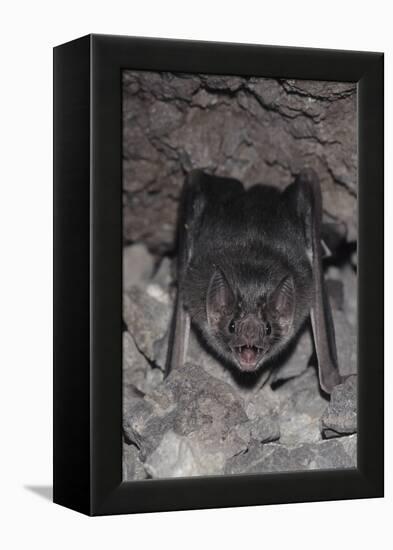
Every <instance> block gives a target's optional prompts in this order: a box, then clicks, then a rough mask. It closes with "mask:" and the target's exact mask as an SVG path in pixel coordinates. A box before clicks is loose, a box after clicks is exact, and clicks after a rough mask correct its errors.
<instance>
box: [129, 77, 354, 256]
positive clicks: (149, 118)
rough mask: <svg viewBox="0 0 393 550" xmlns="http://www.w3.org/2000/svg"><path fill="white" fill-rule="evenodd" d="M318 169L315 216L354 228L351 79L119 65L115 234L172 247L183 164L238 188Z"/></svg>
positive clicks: (157, 247) (350, 231) (154, 248)
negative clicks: (119, 201) (119, 212)
mask: <svg viewBox="0 0 393 550" xmlns="http://www.w3.org/2000/svg"><path fill="white" fill-rule="evenodd" d="M306 165H307V166H310V167H312V168H314V170H315V171H316V172H317V174H318V175H319V178H320V181H321V185H322V191H323V200H324V218H325V221H327V222H333V223H335V222H340V223H341V225H342V226H343V227H344V232H345V238H346V240H347V241H348V242H354V241H356V235H357V215H356V207H357V206H356V202H357V201H356V198H357V139H356V86H355V85H354V84H350V83H337V82H322V81H301V80H284V79H283V80H281V79H268V78H259V77H258V78H257V77H250V78H246V77H241V78H240V77H237V76H236V77H235V76H215V75H201V74H192V75H191V74H180V73H178V74H173V73H165V72H145V71H129V70H127V71H124V72H123V207H124V210H123V232H124V241H125V244H130V243H138V242H143V243H144V244H145V245H147V247H148V248H149V249H150V251H151V252H153V253H155V254H157V253H158V254H164V253H167V252H170V251H171V250H172V249H173V242H174V229H175V224H176V216H177V207H178V198H179V194H180V190H181V186H182V184H183V181H184V177H185V175H186V174H187V173H188V172H189V171H190V170H191V169H193V168H202V169H205V170H206V171H208V172H210V173H212V174H217V175H222V176H230V177H235V178H238V179H240V180H241V181H242V182H243V183H244V184H245V185H246V186H250V185H253V184H255V183H268V184H270V185H275V186H278V187H280V188H282V187H285V186H286V185H287V184H289V183H290V182H291V181H292V180H293V178H294V175H295V174H296V173H298V172H299V170H300V169H301V168H302V167H304V166H306Z"/></svg>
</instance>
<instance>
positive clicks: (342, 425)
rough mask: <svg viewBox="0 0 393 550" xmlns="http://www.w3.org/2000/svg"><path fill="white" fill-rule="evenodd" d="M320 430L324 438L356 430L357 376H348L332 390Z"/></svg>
mask: <svg viewBox="0 0 393 550" xmlns="http://www.w3.org/2000/svg"><path fill="white" fill-rule="evenodd" d="M322 431H323V434H324V436H325V437H326V438H329V437H337V436H339V435H347V434H352V433H355V432H356V431H357V376H350V377H349V378H347V379H346V380H345V382H344V383H343V384H340V385H339V386H336V387H335V388H334V390H333V391H332V394H331V397H330V403H329V406H328V407H327V409H326V411H325V413H324V415H323V417H322Z"/></svg>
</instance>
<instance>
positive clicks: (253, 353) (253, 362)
mask: <svg viewBox="0 0 393 550" xmlns="http://www.w3.org/2000/svg"><path fill="white" fill-rule="evenodd" d="M234 350H235V353H236V355H237V358H238V361H239V363H240V367H241V369H242V370H254V369H255V367H256V366H257V364H258V361H259V360H260V359H261V357H262V355H263V349H262V348H258V347H257V346H236V347H235V348H234Z"/></svg>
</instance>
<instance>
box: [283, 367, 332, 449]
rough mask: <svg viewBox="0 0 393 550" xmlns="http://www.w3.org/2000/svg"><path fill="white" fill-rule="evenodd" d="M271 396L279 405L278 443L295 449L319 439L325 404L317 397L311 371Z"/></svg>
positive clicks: (313, 374)
mask: <svg viewBox="0 0 393 550" xmlns="http://www.w3.org/2000/svg"><path fill="white" fill-rule="evenodd" d="M274 393H275V396H276V398H277V399H278V400H279V403H280V405H279V412H278V421H279V424H280V443H283V444H285V445H296V444H298V443H299V442H317V441H319V440H321V439H322V436H321V430H320V419H321V416H322V414H323V413H324V411H325V409H326V404H327V400H326V399H325V398H324V397H322V395H321V392H320V389H319V381H318V376H317V373H316V371H315V369H314V368H312V367H310V368H308V369H307V371H306V372H305V373H303V374H302V375H301V376H298V377H296V378H293V379H292V380H289V381H287V382H286V383H285V384H283V385H282V386H280V387H279V388H278V389H277V390H276V391H275V392H274Z"/></svg>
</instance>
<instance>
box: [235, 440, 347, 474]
mask: <svg viewBox="0 0 393 550" xmlns="http://www.w3.org/2000/svg"><path fill="white" fill-rule="evenodd" d="M355 467H356V435H352V436H349V437H347V438H341V439H330V440H326V441H319V442H318V443H301V444H300V445H295V446H286V445H282V444H280V443H269V444H266V445H259V444H258V443H256V442H252V444H251V445H250V446H249V448H248V450H247V452H246V453H243V454H239V455H237V456H235V457H233V458H231V459H230V460H228V462H227V465H226V468H225V473H226V474H258V473H262V472H291V471H296V470H316V469H320V470H331V469H334V468H340V469H341V468H355Z"/></svg>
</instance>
